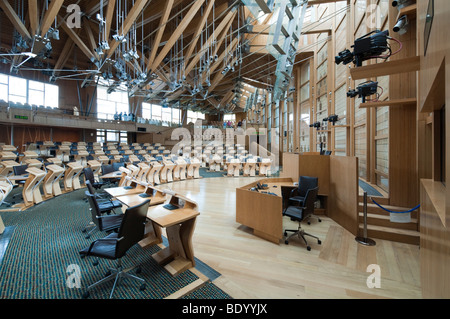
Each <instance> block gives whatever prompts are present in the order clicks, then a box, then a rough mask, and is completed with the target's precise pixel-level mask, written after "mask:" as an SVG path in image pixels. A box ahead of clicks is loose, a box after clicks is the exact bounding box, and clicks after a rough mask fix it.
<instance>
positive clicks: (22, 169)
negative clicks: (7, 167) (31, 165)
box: [13, 165, 28, 175]
mask: <svg viewBox="0 0 450 319" xmlns="http://www.w3.org/2000/svg"><path fill="white" fill-rule="evenodd" d="M27 168H28V165H17V166H13V170H14V175H24V174H28V172H27V171H26V169H27Z"/></svg>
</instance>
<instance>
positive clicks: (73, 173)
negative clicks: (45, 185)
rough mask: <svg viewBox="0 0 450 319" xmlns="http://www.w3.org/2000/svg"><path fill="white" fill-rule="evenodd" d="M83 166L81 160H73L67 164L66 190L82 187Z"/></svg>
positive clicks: (65, 175)
mask: <svg viewBox="0 0 450 319" xmlns="http://www.w3.org/2000/svg"><path fill="white" fill-rule="evenodd" d="M82 170H83V166H81V164H80V163H79V162H71V163H68V164H67V169H66V172H65V174H64V191H65V192H70V191H73V190H76V189H80V188H81V185H80V174H81V172H82Z"/></svg>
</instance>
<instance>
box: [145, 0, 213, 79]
mask: <svg viewBox="0 0 450 319" xmlns="http://www.w3.org/2000/svg"><path fill="white" fill-rule="evenodd" d="M204 2H205V0H196V1H195V3H194V4H193V5H192V6H191V8H190V9H189V11H188V12H187V13H186V15H185V16H184V18H183V20H182V21H181V22H180V24H178V26H177V28H176V29H175V32H174V33H173V34H172V36H171V37H170V39H169V40H168V41H167V43H166V45H165V46H164V47H163V48H162V49H161V51H160V52H159V54H158V56H157V58H156V59H155V60H154V61H153V62H152V65H151V67H150V69H149V70H150V71H151V70H155V69H156V68H157V67H158V66H159V65H160V64H161V62H162V60H163V59H164V58H165V57H166V55H167V54H168V53H169V51H170V49H172V47H173V46H174V45H175V43H176V41H177V40H178V38H179V37H180V35H181V34H182V33H183V31H184V30H185V29H186V28H187V26H188V25H189V23H190V22H191V21H192V19H193V18H194V17H195V14H196V13H197V11H198V10H200V7H201V6H202V5H203V3H204ZM186 74H187V72H186Z"/></svg>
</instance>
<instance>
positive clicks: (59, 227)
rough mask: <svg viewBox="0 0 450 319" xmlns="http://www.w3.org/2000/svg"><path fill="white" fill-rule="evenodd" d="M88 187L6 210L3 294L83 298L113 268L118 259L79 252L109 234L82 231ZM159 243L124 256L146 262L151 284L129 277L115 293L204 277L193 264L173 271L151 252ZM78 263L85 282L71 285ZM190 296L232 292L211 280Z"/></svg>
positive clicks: (131, 295) (141, 294)
mask: <svg viewBox="0 0 450 319" xmlns="http://www.w3.org/2000/svg"><path fill="white" fill-rule="evenodd" d="M84 191H85V190H84V189H81V190H78V191H74V192H72V193H69V194H65V195H61V196H59V197H56V198H54V199H50V200H47V201H45V202H43V203H40V204H39V205H36V206H34V207H32V208H30V209H28V210H26V211H23V212H17V211H13V212H6V211H0V215H1V217H2V219H3V222H4V224H5V226H6V227H7V230H8V231H9V236H10V241H9V243H8V245H7V248H6V251H5V253H4V256H3V258H1V256H0V261H1V264H0V298H1V299H78V298H81V297H82V294H83V292H84V289H83V288H85V287H87V286H89V285H90V284H92V283H94V282H96V281H98V280H100V279H101V278H103V276H104V275H105V273H106V272H107V271H108V269H109V268H110V267H113V266H115V262H114V261H110V260H104V259H99V264H98V265H97V266H93V264H92V263H93V262H94V261H95V260H96V259H95V258H92V257H87V258H84V259H82V258H80V256H79V254H78V251H79V250H81V249H83V248H85V247H88V246H89V244H90V243H91V242H92V241H93V240H95V239H96V238H100V237H103V236H104V235H105V234H104V233H101V232H98V231H97V232H94V233H93V235H92V236H91V238H90V239H86V238H85V235H84V233H83V232H82V229H84V227H85V226H86V225H87V224H88V223H89V222H90V219H91V217H90V212H89V210H88V203H86V202H85V201H84ZM11 233H12V234H11ZM0 239H1V236H0ZM159 249H160V248H159V247H158V246H156V245H155V246H151V247H148V248H145V249H143V248H141V247H140V246H139V245H135V246H134V247H133V248H132V249H130V250H129V251H128V254H127V256H125V257H124V258H122V263H123V267H124V268H128V267H131V266H134V265H137V264H140V265H142V272H141V273H140V274H138V275H137V276H138V277H141V278H143V279H145V280H146V289H145V290H144V291H141V290H140V289H139V287H140V284H139V283H138V282H137V281H131V280H129V279H123V280H122V281H121V282H120V284H119V285H118V286H117V287H116V290H115V293H114V296H113V297H114V298H117V299H162V298H165V297H167V296H169V295H171V294H173V293H175V292H176V291H178V290H179V289H181V288H183V287H185V286H187V285H189V284H190V283H192V282H194V281H195V280H197V279H198V276H197V275H196V274H194V273H193V272H191V271H189V270H188V271H185V272H183V273H182V274H180V275H178V276H175V277H173V276H171V275H170V274H169V273H168V272H167V271H166V270H165V269H164V268H163V267H161V266H160V265H159V264H157V263H156V262H155V261H154V260H153V258H152V257H151V255H152V254H153V253H155V252H157V251H158V250H159ZM199 264H201V263H199ZM202 266H204V264H203V265H202ZM74 269H79V271H80V275H81V276H80V277H79V278H80V280H79V281H78V282H79V286H80V287H79V288H76V287H75V288H70V287H69V286H70V285H71V286H74V285H75V286H76V283H77V281H74V280H71V279H72V278H73V277H74V274H75V273H74ZM68 283H69V285H68ZM112 285H113V282H112V281H111V282H110V283H106V284H104V285H101V286H99V287H98V288H95V289H94V290H92V291H91V293H90V298H91V299H106V298H109V293H110V290H111V288H112ZM185 298H193V299H196V298H199V299H207V298H219V299H228V298H231V297H230V296H229V295H227V294H226V293H225V292H223V291H222V290H220V289H219V288H218V287H216V286H215V285H214V284H213V283H211V282H207V284H206V285H203V286H202V287H201V289H198V291H195V292H193V293H191V294H188V295H187V296H185Z"/></svg>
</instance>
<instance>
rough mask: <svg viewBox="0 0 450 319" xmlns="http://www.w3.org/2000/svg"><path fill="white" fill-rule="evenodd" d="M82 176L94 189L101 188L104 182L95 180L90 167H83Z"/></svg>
mask: <svg viewBox="0 0 450 319" xmlns="http://www.w3.org/2000/svg"><path fill="white" fill-rule="evenodd" d="M83 173H84V177H85V178H86V181H89V182H90V183H91V186H92V187H94V188H95V189H100V188H102V187H103V186H104V185H105V184H106V183H104V182H99V181H96V180H95V176H94V172H93V171H92V168H90V167H85V168H83Z"/></svg>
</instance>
